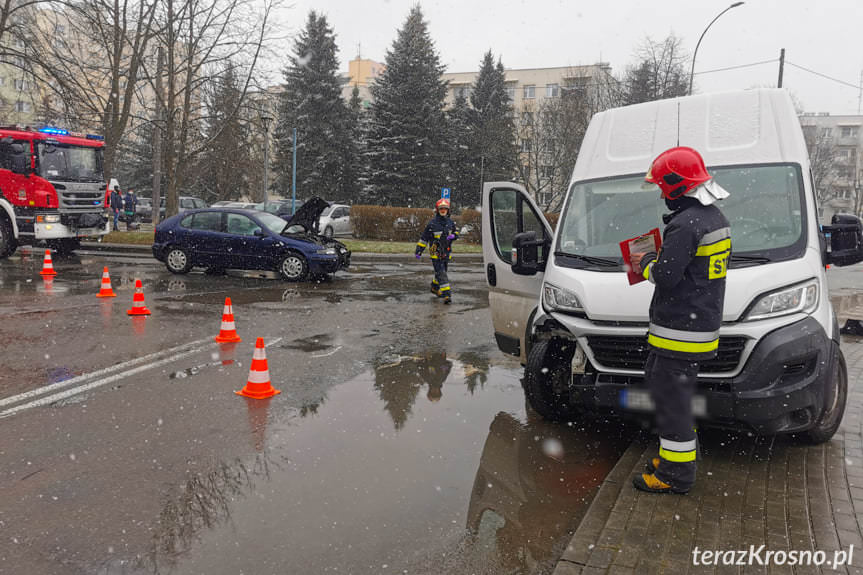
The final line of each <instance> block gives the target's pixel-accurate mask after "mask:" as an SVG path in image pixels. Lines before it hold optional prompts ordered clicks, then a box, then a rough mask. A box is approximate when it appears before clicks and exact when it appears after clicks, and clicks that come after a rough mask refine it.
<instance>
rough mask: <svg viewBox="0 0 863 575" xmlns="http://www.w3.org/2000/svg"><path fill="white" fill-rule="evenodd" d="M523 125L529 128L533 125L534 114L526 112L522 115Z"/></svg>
mask: <svg viewBox="0 0 863 575" xmlns="http://www.w3.org/2000/svg"><path fill="white" fill-rule="evenodd" d="M521 123H522V124H525V125H527V126H529V125H531V124H533V112H530V111H528V110H525V111H524V112H522V113H521Z"/></svg>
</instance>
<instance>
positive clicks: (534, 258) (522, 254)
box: [511, 231, 545, 276]
mask: <svg viewBox="0 0 863 575" xmlns="http://www.w3.org/2000/svg"><path fill="white" fill-rule="evenodd" d="M544 244H545V240H544V239H539V240H538V239H536V232H535V231H530V232H522V233H520V234H515V236H513V238H512V265H511V268H512V272H513V273H515V274H518V275H520V276H533V275H536V273H537V272H539V271H542V270H543V269H545V265H544V264H542V263H540V261H539V247H540V246H542V245H544Z"/></svg>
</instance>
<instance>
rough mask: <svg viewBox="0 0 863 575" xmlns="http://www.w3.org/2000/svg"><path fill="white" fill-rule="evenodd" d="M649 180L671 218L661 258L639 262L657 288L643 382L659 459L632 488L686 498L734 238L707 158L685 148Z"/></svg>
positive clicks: (666, 156)
mask: <svg viewBox="0 0 863 575" xmlns="http://www.w3.org/2000/svg"><path fill="white" fill-rule="evenodd" d="M645 181H646V182H648V183H649V184H655V185H657V186H659V189H660V190H661V191H662V197H663V198H664V200H665V203H666V206H667V207H668V209H670V210H671V213H670V214H666V215H664V216H663V221H664V222H665V224H666V227H665V231H664V232H663V242H662V246H661V247H660V249H659V253H658V254H657V253H650V254H637V255H636V257H634V258H633V261H634V262H635V263H636V265H637V266H638V267H639V268H640V270H641V272H642V274H643V275H644V277H645V278H646V279H648V280H650V282H651V283H653V284H654V285H655V288H654V292H653V299H652V301H651V302H650V326H649V328H648V336H647V341H648V343H649V345H650V353H649V355H648V358H647V363H646V365H645V368H644V376H645V381H646V384H647V386H648V388H649V390H650V395H651V397H652V399H653V402H654V404H655V405H656V426H657V429H658V432H659V457H657V458H654V459H653V460H652V462H651V464H649V465H648V469H647V473H643V474H640V475H638V476H636V477H634V478H633V480H632V482H633V485H634V486H635V487H636V488H637V489H640V490H642V491H648V492H651V493H667V492H672V493H686V492H688V491H689V490H690V488H691V487H692V485H693V484H694V483H695V468H696V463H695V460H696V446H697V437H696V431H695V419H694V417H693V413H692V400H693V395H694V392H695V385H696V379H697V375H698V365H699V362H700V361H704V360H708V359H711V358H713V357H714V356H715V355H716V350H717V348H718V346H719V326H720V324H721V323H722V307H723V301H724V299H725V274H726V271H727V267H728V260H729V257H730V255H731V231H730V227H729V224H728V220H727V219H726V218H725V216H724V215H723V214H722V212H721V211H720V210H719V208H718V207H717V206H715V205H714V203H715V202H716V201H717V200H721V199H724V198H726V197H728V192H727V191H725V190H724V189H722V188H721V187H720V186H719V185H718V184H717V183H716V182H715V181H714V180H713V178H712V177H711V176H710V174H709V173H707V169H706V167H705V166H704V160H703V159H702V157H701V155H700V154H699V153H698V152H697V151H696V150H694V149H692V148H686V147H676V148H672V149H670V150H666V151H665V152H663V153H662V154H660V155H659V156H658V157H657V158H656V159H655V160H654V161H653V164H652V165H651V167H650V170H649V171H648V172H647V175H646V177H645Z"/></svg>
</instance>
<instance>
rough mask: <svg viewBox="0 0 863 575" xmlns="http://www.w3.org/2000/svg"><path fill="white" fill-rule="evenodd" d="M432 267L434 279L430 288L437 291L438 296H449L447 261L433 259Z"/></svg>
mask: <svg viewBox="0 0 863 575" xmlns="http://www.w3.org/2000/svg"><path fill="white" fill-rule="evenodd" d="M432 265H433V266H434V279H433V280H432V286H434V287H435V288H436V289H437V290H438V291H439V293H440V295H449V293H450V287H449V278H448V277H447V275H446V269H447V266H448V265H449V261H448V260H444V259H433V260H432Z"/></svg>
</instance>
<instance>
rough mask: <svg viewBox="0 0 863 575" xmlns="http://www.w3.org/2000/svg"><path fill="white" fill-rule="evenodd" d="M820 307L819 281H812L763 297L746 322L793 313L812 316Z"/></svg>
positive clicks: (756, 303) (747, 315) (753, 307)
mask: <svg viewBox="0 0 863 575" xmlns="http://www.w3.org/2000/svg"><path fill="white" fill-rule="evenodd" d="M816 307H818V280H810V281H808V282H806V283H802V284H799V285H796V286H793V287H790V288H783V289H781V290H777V291H775V292H771V293H768V294H765V295H763V296H761V298H760V299H758V301H756V302H755V305H753V306H752V308H751V309H750V310H749V313H748V314H746V319H745V320H744V321H755V320H758V319H767V318H771V317H779V316H783V315H789V314H792V313H798V312H801V313H805V314H810V313H812V312H813V311H815V308H816Z"/></svg>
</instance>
